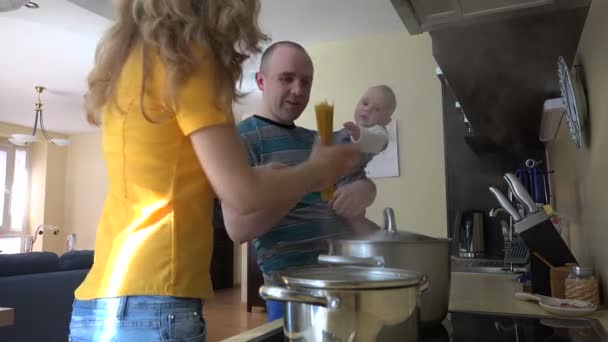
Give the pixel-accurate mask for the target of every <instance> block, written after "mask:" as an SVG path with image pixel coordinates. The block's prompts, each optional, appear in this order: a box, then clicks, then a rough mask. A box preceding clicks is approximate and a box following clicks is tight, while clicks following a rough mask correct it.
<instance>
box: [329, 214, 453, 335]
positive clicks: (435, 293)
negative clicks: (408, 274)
mask: <svg viewBox="0 0 608 342" xmlns="http://www.w3.org/2000/svg"><path fill="white" fill-rule="evenodd" d="M384 221H385V222H384V227H383V228H382V230H380V231H377V232H374V233H372V234H368V235H365V236H353V237H341V238H338V239H334V240H332V241H331V242H330V243H331V244H330V252H329V254H330V255H329V256H327V255H321V256H319V262H320V263H325V264H332V265H360V266H384V267H391V268H399V269H404V270H413V271H417V272H421V273H423V274H426V275H428V277H429V289H428V291H426V292H425V293H424V294H423V295H422V298H421V303H420V315H421V316H420V322H421V325H423V326H430V325H435V324H439V323H441V321H442V320H443V319H444V318H445V316H446V314H447V312H448V304H449V299H450V248H449V247H450V246H449V244H450V240H449V239H438V238H432V237H429V236H425V235H420V234H415V233H411V232H405V231H397V229H396V225H395V214H394V212H393V210H392V209H391V208H386V209H385V210H384Z"/></svg>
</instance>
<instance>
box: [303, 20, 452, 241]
mask: <svg viewBox="0 0 608 342" xmlns="http://www.w3.org/2000/svg"><path fill="white" fill-rule="evenodd" d="M306 48H307V50H308V52H309V53H310V55H311V57H312V59H313V62H314V66H315V79H314V83H313V91H312V96H311V102H310V104H309V106H308V109H307V110H306V112H305V113H304V114H302V116H301V118H300V119H299V120H298V122H297V123H298V124H300V125H302V126H305V127H309V128H313V129H316V128H315V127H316V123H315V116H314V110H313V109H314V104H315V103H316V102H317V101H321V100H324V99H327V100H330V101H333V102H334V104H335V119H334V126H337V127H341V125H342V123H343V122H345V121H352V114H353V111H354V108H355V105H356V103H357V101H358V100H359V97H360V96H361V94H362V93H363V92H364V91H365V90H366V89H367V87H369V86H372V85H376V84H387V85H389V86H391V87H392V88H393V90H394V91H395V94H396V95H397V110H396V111H395V114H394V115H393V117H394V118H396V119H397V120H398V136H399V169H400V177H397V178H381V179H376V180H375V182H376V184H377V186H378V197H377V199H376V202H375V203H374V204H373V206H372V207H371V208H370V209H369V211H368V217H369V218H370V219H372V220H373V221H375V222H377V223H381V222H382V216H381V211H382V209H383V208H384V207H387V206H390V207H393V208H394V209H395V215H396V219H397V226H398V227H399V229H407V230H410V231H415V232H421V233H424V234H429V235H433V236H440V237H445V236H447V224H446V199H445V197H446V196H445V171H444V156H443V114H442V104H441V101H442V97H441V84H440V82H439V80H438V79H437V76H436V75H435V68H436V67H437V64H436V63H435V61H434V59H433V57H432V52H431V39H430V37H429V36H428V35H427V34H424V35H418V36H410V35H409V34H408V33H407V32H395V33H389V34H382V35H375V36H369V37H365V38H360V39H354V40H346V41H339V42H332V43H326V44H317V45H309V46H306Z"/></svg>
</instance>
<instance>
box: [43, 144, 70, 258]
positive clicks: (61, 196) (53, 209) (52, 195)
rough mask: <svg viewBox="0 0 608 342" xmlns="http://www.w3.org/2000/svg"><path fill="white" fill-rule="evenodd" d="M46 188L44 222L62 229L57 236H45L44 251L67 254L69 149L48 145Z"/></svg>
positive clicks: (68, 231) (68, 230)
mask: <svg viewBox="0 0 608 342" xmlns="http://www.w3.org/2000/svg"><path fill="white" fill-rule="evenodd" d="M46 147H47V160H46V178H47V180H46V186H45V194H44V222H45V223H46V224H54V225H58V226H59V227H60V230H59V233H58V234H57V235H52V234H45V235H43V237H44V240H43V242H44V243H43V247H42V248H43V249H44V250H45V251H49V252H55V253H57V254H62V253H65V247H66V240H67V236H68V234H69V233H71V227H69V226H66V225H65V185H66V174H65V171H66V160H67V149H66V148H65V147H61V146H55V145H53V144H46Z"/></svg>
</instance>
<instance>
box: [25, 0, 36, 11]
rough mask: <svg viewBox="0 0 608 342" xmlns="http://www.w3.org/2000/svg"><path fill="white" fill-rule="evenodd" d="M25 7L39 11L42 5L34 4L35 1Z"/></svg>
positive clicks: (29, 2) (27, 3)
mask: <svg viewBox="0 0 608 342" xmlns="http://www.w3.org/2000/svg"><path fill="white" fill-rule="evenodd" d="M23 6H25V7H27V8H29V9H38V8H40V5H38V4H37V3H35V2H33V1H28V2H26V3H25V5H23Z"/></svg>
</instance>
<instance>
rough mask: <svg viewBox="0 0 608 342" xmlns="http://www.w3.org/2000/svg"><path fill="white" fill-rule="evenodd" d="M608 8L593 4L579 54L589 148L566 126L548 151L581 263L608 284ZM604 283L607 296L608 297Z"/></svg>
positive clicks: (605, 4)
mask: <svg viewBox="0 0 608 342" xmlns="http://www.w3.org/2000/svg"><path fill="white" fill-rule="evenodd" d="M607 17H608V2H606V1H598V0H596V1H593V2H592V5H591V10H590V12H589V16H588V18H587V22H586V25H585V30H584V32H583V36H582V38H581V42H580V45H579V51H578V58H577V59H578V62H580V63H581V64H582V65H583V67H584V70H585V77H586V86H587V91H588V93H587V97H588V103H589V114H590V122H591V125H590V129H589V130H588V132H589V136H590V143H589V144H588V146H584V147H581V149H580V150H577V149H576V148H575V147H574V144H573V143H572V142H571V141H570V136H569V131H568V127H567V123H566V120H565V118H564V121H563V122H562V125H561V127H560V130H559V134H558V136H557V139H556V140H555V141H554V142H552V143H551V144H550V145H549V146H548V152H549V157H550V160H551V164H552V168H553V169H554V170H555V175H554V177H553V187H554V193H555V198H556V203H555V205H556V210H557V211H558V212H559V213H560V214H561V215H563V216H564V217H565V218H566V222H567V223H568V227H569V236H570V242H571V246H572V249H573V251H574V253H575V255H576V257H577V258H578V259H579V262H582V263H584V264H588V265H593V266H594V267H595V269H596V270H597V271H598V272H599V274H600V276H602V277H603V278H604V279H606V278H608V248H606V243H607V242H608V210H606V203H608V181H607V178H606V177H607V175H608V152H607V151H608V96H607V94H608V40H606V32H608V21H606V18H607ZM607 291H608V282H606V281H604V293H608V292H607Z"/></svg>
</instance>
